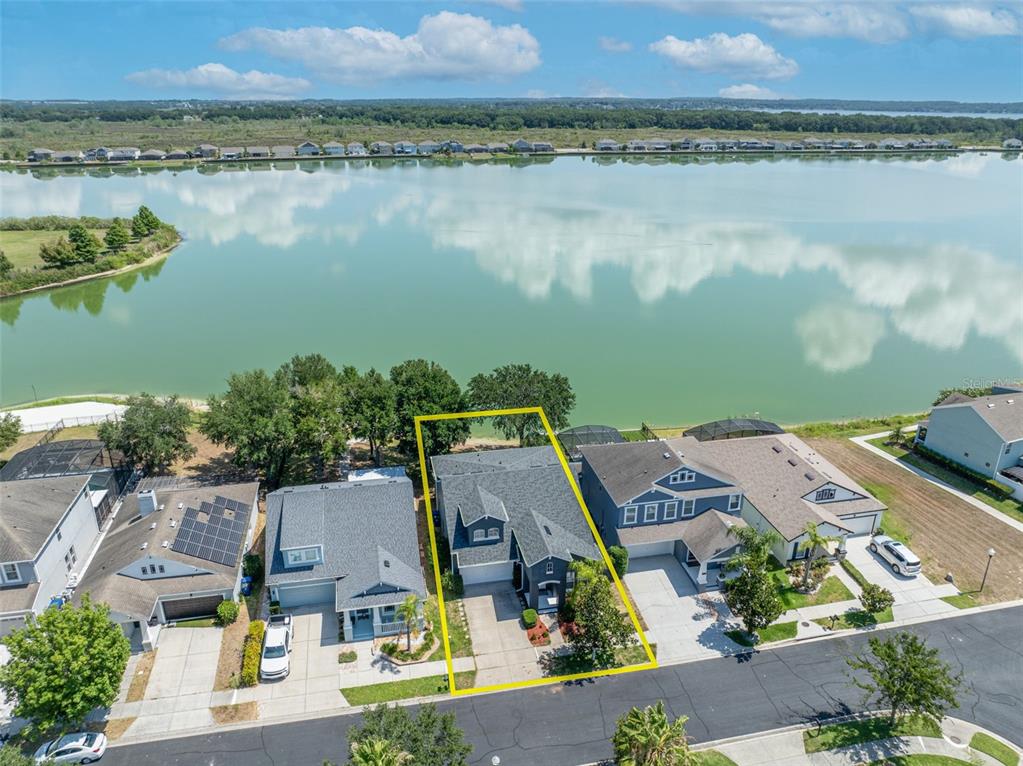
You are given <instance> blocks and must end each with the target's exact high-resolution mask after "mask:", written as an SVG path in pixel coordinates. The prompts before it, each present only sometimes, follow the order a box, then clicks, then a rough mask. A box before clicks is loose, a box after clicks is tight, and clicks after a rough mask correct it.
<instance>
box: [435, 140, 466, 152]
mask: <svg viewBox="0 0 1023 766" xmlns="http://www.w3.org/2000/svg"><path fill="white" fill-rule="evenodd" d="M441 147H442V148H444V149H447V150H448V151H449V152H451V153H452V154H459V153H461V152H464V151H465V144H463V143H462V142H461V141H455V140H453V139H448V140H447V141H445V142H444V143H443V144H441Z"/></svg>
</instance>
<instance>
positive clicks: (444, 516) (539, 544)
mask: <svg viewBox="0 0 1023 766" xmlns="http://www.w3.org/2000/svg"><path fill="white" fill-rule="evenodd" d="M430 462H431V464H432V467H433V475H434V479H435V480H436V487H437V505H438V508H439V510H440V517H441V527H442V531H443V533H444V535H445V537H446V538H447V540H448V546H449V548H450V550H451V568H452V571H454V572H455V573H457V574H458V575H460V576H461V578H462V582H463V583H464V584H465V585H466V586H471V585H479V584H485V583H495V582H510V583H512V584H513V585H514V587H515V589H516V590H517V591H518V592H519V593H520V594H521V595H522V597H523V598H524V600H525V602H526V604H528V605H529V606H530V607H532V608H534V609H536V610H537V611H540V612H549V611H555V610H557V609H558V608H559V606H560V605H561V604H563V603H564V598H565V595H566V594H567V593H568V592H570V591H571V590H572V588H573V587H574V583H575V577H574V572H572V571H571V569H570V568H569V564H571V563H572V562H573V561H575V560H577V559H591V560H599V559H600V551H599V550H598V548H597V546H596V544H595V542H594V540H593V534H592V532H591V531H590V528H589V525H588V524H587V522H586V518H585V516H584V514H583V511H582V509H581V508H580V507H579V501H578V499H577V498H576V496H575V493H574V491H573V489H572V486H571V484H569V479H568V477H567V476H566V475H565V472H564V469H563V468H562V466H561V463H560V461H559V459H558V455H557V453H556V452H555V451H554V448H553V447H549V446H548V447H525V448H517V449H500V450H490V451H486V452H472V453H462V454H457V455H437V456H434V457H433V458H431V461H430Z"/></svg>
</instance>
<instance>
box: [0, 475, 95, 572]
mask: <svg viewBox="0 0 1023 766" xmlns="http://www.w3.org/2000/svg"><path fill="white" fill-rule="evenodd" d="M88 483H89V477H88V476H61V477H55V478H44V479H24V480H21V481H5V482H0V561H31V560H32V559H34V558H35V556H36V554H37V553H39V549H40V548H42V547H43V544H44V543H45V542H46V540H47V538H49V536H50V535H51V534H52V533H53V529H54V527H56V526H57V522H58V521H60V520H61V518H63V516H64V514H65V513H67V509H68V508H70V507H71V504H72V503H73V502H74V501H75V498H77V497H78V495H79V493H80V492H81V491H82V490H83V489H84V488H85V486H86V485H87V484H88Z"/></svg>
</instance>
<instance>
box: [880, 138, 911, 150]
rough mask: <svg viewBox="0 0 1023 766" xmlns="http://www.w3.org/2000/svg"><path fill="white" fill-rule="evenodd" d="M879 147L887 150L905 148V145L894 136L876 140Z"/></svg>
mask: <svg viewBox="0 0 1023 766" xmlns="http://www.w3.org/2000/svg"><path fill="white" fill-rule="evenodd" d="M877 146H878V148H879V149H887V150H889V151H893V150H900V149H905V148H906V145H905V144H904V143H903V142H902V141H896V140H895V139H894V138H884V139H882V140H880V141H878V142H877Z"/></svg>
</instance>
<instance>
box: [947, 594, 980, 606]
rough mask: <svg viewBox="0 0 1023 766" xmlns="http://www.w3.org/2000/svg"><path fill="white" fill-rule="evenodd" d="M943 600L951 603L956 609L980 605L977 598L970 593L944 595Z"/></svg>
mask: <svg viewBox="0 0 1023 766" xmlns="http://www.w3.org/2000/svg"><path fill="white" fill-rule="evenodd" d="M941 600H942V601H944V602H945V603H946V604H951V605H952V606H954V607H955V608H956V609H969V608H971V607H974V606H980V604H978V603H977V600H976V599H975V598H974V597H973V596H971V595H970V594H969V593H957V594H956V595H954V596H942V597H941Z"/></svg>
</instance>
